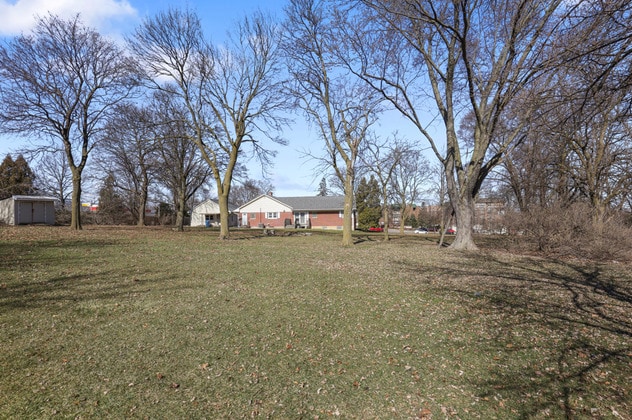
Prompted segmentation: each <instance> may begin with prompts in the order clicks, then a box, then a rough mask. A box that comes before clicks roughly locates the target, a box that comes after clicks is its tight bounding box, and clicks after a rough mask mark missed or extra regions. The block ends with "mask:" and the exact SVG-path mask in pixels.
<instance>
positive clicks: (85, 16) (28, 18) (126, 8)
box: [0, 0, 137, 36]
mask: <svg viewBox="0 0 632 420" xmlns="http://www.w3.org/2000/svg"><path fill="white" fill-rule="evenodd" d="M48 13H52V14H55V15H59V16H63V17H71V16H74V15H76V14H77V13H79V14H80V16H81V20H82V21H83V23H84V24H86V25H88V26H90V27H94V28H97V29H99V30H104V31H105V32H109V31H110V30H111V29H112V28H113V25H112V21H113V20H114V21H117V20H119V21H123V20H126V19H130V18H132V19H135V18H136V17H137V11H136V9H135V8H134V7H132V5H131V4H130V3H129V1H127V0H0V36H12V35H18V34H20V33H22V32H28V31H29V30H30V29H31V28H32V27H33V26H34V25H35V21H36V17H37V16H46V15H47V14H48Z"/></svg>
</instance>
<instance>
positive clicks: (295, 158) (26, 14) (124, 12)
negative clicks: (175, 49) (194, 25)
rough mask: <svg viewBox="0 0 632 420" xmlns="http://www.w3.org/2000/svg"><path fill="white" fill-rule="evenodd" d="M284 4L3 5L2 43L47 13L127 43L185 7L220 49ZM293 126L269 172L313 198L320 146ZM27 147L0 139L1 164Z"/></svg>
mask: <svg viewBox="0 0 632 420" xmlns="http://www.w3.org/2000/svg"><path fill="white" fill-rule="evenodd" d="M285 4H286V1H285V0H266V1H265V2H264V1H261V0H232V1H231V0H229V1H225V0H189V1H188V2H183V1H177V0H153V1H152V0H0V39H4V40H6V39H9V38H11V37H13V36H15V35H18V34H20V33H22V32H28V31H29V30H30V28H32V27H33V25H34V23H35V16H36V15H40V16H41V15H45V14H47V12H51V13H53V14H57V15H61V16H74V15H75V14H77V13H80V14H81V18H82V20H83V22H84V23H85V24H87V25H88V26H91V27H94V28H97V29H98V30H99V31H100V32H101V33H102V34H104V35H107V36H110V37H112V38H114V39H120V40H122V39H123V36H124V35H125V34H128V33H130V32H131V31H132V30H133V29H134V28H135V27H136V26H137V25H138V24H139V23H140V22H141V21H142V19H143V18H145V17H147V16H151V15H153V14H154V13H156V12H157V11H158V10H164V9H166V8H168V7H170V6H173V7H185V6H187V5H188V6H189V7H190V8H191V9H193V10H195V11H197V13H198V15H199V17H200V19H201V21H202V24H203V26H204V30H205V33H206V35H207V36H208V37H209V38H210V39H211V40H212V41H213V42H217V43H221V41H222V39H223V38H224V36H225V34H226V32H227V31H228V30H230V28H231V26H232V24H234V23H235V22H236V21H238V20H240V19H241V18H242V17H243V16H245V15H247V14H249V13H250V12H252V11H255V10H257V9H260V10H263V11H268V12H270V13H271V14H272V15H275V16H277V17H279V18H281V17H282V15H283V7H284V6H285ZM293 118H294V120H295V124H293V125H292V126H291V127H290V128H289V129H288V131H287V132H286V133H284V137H285V138H286V139H287V140H288V141H289V145H288V146H275V147H276V148H277V150H278V155H277V157H276V159H275V160H274V167H273V168H272V169H271V171H270V173H271V182H272V184H273V185H274V187H275V194H276V195H278V196H306V195H315V194H316V191H317V189H318V186H319V183H320V180H321V178H322V176H323V174H322V173H316V172H315V170H314V167H315V165H316V162H315V161H313V160H308V159H305V158H304V157H303V153H302V151H304V150H308V149H309V150H311V152H312V153H314V154H317V153H320V150H321V149H322V143H321V142H320V140H319V139H318V138H317V137H316V136H315V135H314V134H313V133H312V132H310V130H309V128H308V127H307V125H306V124H305V123H304V121H303V119H302V116H300V115H297V116H295V117H293ZM391 124H392V125H393V128H390V127H382V128H383V129H385V130H386V135H388V134H390V132H392V131H394V130H395V129H399V130H400V132H402V131H406V130H402V127H405V126H406V122H405V121H404V120H403V119H402V118H400V117H399V116H397V115H395V116H394V117H392V118H390V119H389V122H388V123H387V124H386V125H387V126H388V125H391ZM25 147H28V143H27V142H25V141H24V140H21V139H15V138H13V137H12V138H8V137H6V136H4V137H0V159H2V158H4V156H5V155H6V154H7V153H14V154H15V152H16V151H17V150H20V149H21V148H25ZM250 170H251V172H250V178H252V179H261V178H262V175H261V171H260V169H259V167H258V166H257V165H251V168H250Z"/></svg>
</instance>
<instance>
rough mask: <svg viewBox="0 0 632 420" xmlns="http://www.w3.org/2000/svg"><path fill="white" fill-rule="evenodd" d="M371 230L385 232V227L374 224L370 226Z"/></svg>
mask: <svg viewBox="0 0 632 420" xmlns="http://www.w3.org/2000/svg"><path fill="white" fill-rule="evenodd" d="M369 232H384V229H383V228H381V227H379V226H372V227H370V228H369Z"/></svg>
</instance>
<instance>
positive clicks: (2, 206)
mask: <svg viewBox="0 0 632 420" xmlns="http://www.w3.org/2000/svg"><path fill="white" fill-rule="evenodd" d="M55 201H56V199H55V198H53V197H40V196H33V195H14V196H13V197H10V198H7V199H4V200H0V223H5V224H7V225H13V226H17V225H29V224H47V225H54V224H55Z"/></svg>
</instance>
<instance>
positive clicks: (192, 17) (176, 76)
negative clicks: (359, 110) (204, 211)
mask: <svg viewBox="0 0 632 420" xmlns="http://www.w3.org/2000/svg"><path fill="white" fill-rule="evenodd" d="M277 39H278V31H277V29H276V27H275V25H274V24H273V22H272V20H271V19H270V18H269V17H267V16H264V15H263V14H261V13H258V14H255V15H254V16H253V17H252V18H245V19H244V20H243V21H242V22H241V23H240V24H238V25H237V26H236V31H235V32H234V33H233V34H232V35H229V37H228V40H227V42H226V43H225V44H223V45H221V46H219V45H213V44H211V43H210V42H209V41H207V40H206V38H205V37H204V34H203V32H202V28H201V25H200V21H199V18H198V17H197V15H196V14H195V13H194V12H192V11H190V10H176V9H170V10H168V11H166V12H160V13H158V14H157V15H156V16H155V17H153V18H149V19H147V20H146V21H145V22H144V23H143V24H142V25H141V26H140V27H139V28H138V29H137V30H136V32H135V34H134V36H133V37H131V38H130V39H129V45H130V47H131V49H132V51H133V52H134V53H135V55H136V56H137V57H138V58H139V60H140V61H141V62H142V64H143V66H144V68H145V70H146V73H147V78H148V79H149V80H151V81H152V82H153V87H154V88H156V89H160V90H163V91H165V92H168V93H169V94H170V95H173V97H174V98H177V99H178V100H179V101H181V102H182V104H183V105H184V108H185V109H186V120H185V121H186V124H187V125H188V126H189V129H188V133H189V137H188V138H189V141H191V142H193V143H194V144H195V145H196V146H197V147H198V149H199V151H200V153H201V156H202V158H203V159H204V161H206V163H207V164H208V166H209V168H210V170H211V173H212V176H213V179H214V180H215V184H216V187H217V196H218V202H219V207H220V223H221V226H220V235H219V236H220V238H227V237H228V236H229V226H228V220H229V218H228V216H229V209H228V203H229V194H230V188H231V185H232V180H233V176H234V171H235V169H236V168H237V167H238V164H239V163H240V162H241V163H243V161H244V159H249V158H252V157H256V158H258V159H259V160H260V161H261V162H262V164H263V165H264V166H266V165H268V164H269V163H270V159H271V157H273V156H274V152H273V151H272V150H268V149H266V148H265V146H264V144H263V140H264V139H266V138H268V139H271V140H273V141H274V142H276V143H279V144H284V141H283V140H282V139H281V138H280V137H278V136H277V135H276V133H277V132H278V131H279V130H280V128H281V127H282V125H283V124H284V123H285V121H284V120H283V118H282V117H281V116H280V114H279V113H277V111H279V110H280V109H282V108H283V107H284V106H285V101H284V100H283V98H282V97H281V95H279V91H280V79H279V74H280V70H281V69H280V62H279V56H278V49H277ZM248 146H250V147H248Z"/></svg>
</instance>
